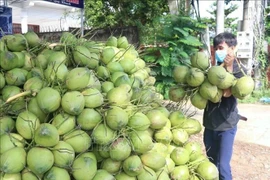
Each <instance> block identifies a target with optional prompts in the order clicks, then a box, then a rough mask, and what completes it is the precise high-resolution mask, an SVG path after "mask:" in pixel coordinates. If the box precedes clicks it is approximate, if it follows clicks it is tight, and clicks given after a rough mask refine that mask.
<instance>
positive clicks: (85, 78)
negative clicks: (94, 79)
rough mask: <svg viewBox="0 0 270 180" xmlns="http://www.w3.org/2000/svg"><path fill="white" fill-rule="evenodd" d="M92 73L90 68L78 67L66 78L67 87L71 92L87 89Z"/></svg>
mask: <svg viewBox="0 0 270 180" xmlns="http://www.w3.org/2000/svg"><path fill="white" fill-rule="evenodd" d="M90 75H91V72H90V70H89V69H88V68H84V67H77V68H73V69H72V70H70V71H69V72H68V74H67V77H66V86H67V88H68V89H69V90H81V89H83V88H85V87H86V86H87V85H88V83H89V79H90Z"/></svg>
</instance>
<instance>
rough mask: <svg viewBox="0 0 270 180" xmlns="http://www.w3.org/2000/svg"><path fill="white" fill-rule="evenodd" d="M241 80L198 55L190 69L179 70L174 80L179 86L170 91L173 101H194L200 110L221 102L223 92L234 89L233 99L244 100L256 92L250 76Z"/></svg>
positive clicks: (188, 66)
mask: <svg viewBox="0 0 270 180" xmlns="http://www.w3.org/2000/svg"><path fill="white" fill-rule="evenodd" d="M243 74H244V76H243V77H241V78H239V79H237V78H235V77H234V75H233V73H230V72H228V71H226V69H225V68H224V67H223V66H211V64H210V60H209V57H208V56H207V54H206V53H205V52H201V51H198V52H196V53H194V54H193V55H192V56H191V58H190V63H189V64H187V65H178V66H175V68H174V70H173V78H174V80H175V82H176V83H177V85H175V86H173V87H171V88H170V91H169V98H170V100H172V101H174V102H179V101H181V100H183V99H184V98H190V102H191V104H192V105H193V106H195V107H196V108H198V109H204V108H205V107H206V105H207V102H208V101H211V102H213V103H218V102H220V101H221V97H222V95H223V90H225V89H229V88H231V92H232V95H233V96H235V97H236V98H238V99H244V98H246V97H247V96H249V95H250V94H251V93H252V91H253V90H254V85H255V83H254V80H253V79H252V77H251V76H248V75H246V74H245V73H244V72H243Z"/></svg>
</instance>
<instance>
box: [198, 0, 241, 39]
mask: <svg viewBox="0 0 270 180" xmlns="http://www.w3.org/2000/svg"><path fill="white" fill-rule="evenodd" d="M237 9H238V5H237V4H233V3H228V5H227V6H226V7H225V10H224V15H225V21H224V27H225V30H226V31H229V32H231V33H233V34H236V32H237V19H238V18H237V17H235V18H233V17H229V16H230V15H231V14H232V13H233V12H235V11H236V10H237ZM207 12H208V13H209V14H210V15H211V17H210V18H202V19H201V21H202V22H203V23H206V24H207V25H208V27H209V31H210V32H211V33H212V34H215V31H216V13H217V3H216V2H215V3H213V4H212V5H211V7H210V10H207Z"/></svg>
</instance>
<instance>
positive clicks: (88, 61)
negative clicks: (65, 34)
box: [73, 46, 99, 69]
mask: <svg viewBox="0 0 270 180" xmlns="http://www.w3.org/2000/svg"><path fill="white" fill-rule="evenodd" d="M73 58H74V61H75V62H76V63H77V64H78V65H79V66H83V67H88V68H90V69H94V68H96V67H97V66H98V63H99V61H98V57H95V54H94V53H91V52H90V51H89V49H88V48H87V47H85V46H76V47H75V48H74V50H73Z"/></svg>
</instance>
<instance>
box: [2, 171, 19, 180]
mask: <svg viewBox="0 0 270 180" xmlns="http://www.w3.org/2000/svg"><path fill="white" fill-rule="evenodd" d="M0 179H1V180H10V179H12V180H21V179H22V175H21V173H13V174H7V173H4V172H1V173H0Z"/></svg>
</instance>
